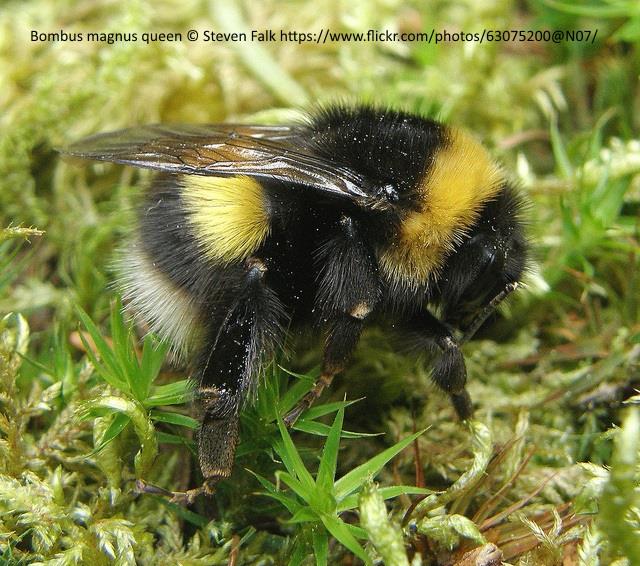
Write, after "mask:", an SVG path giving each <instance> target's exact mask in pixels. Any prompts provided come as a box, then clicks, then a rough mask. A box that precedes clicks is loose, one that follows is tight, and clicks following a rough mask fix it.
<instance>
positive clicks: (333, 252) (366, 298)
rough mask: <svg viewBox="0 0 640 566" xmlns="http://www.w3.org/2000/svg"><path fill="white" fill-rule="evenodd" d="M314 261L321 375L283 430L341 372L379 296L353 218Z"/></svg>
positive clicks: (366, 250) (345, 219)
mask: <svg viewBox="0 0 640 566" xmlns="http://www.w3.org/2000/svg"><path fill="white" fill-rule="evenodd" d="M316 259H317V263H318V265H319V267H320V279H319V283H318V292H317V295H316V310H317V311H318V313H319V317H320V321H321V322H322V323H324V324H325V326H327V327H328V333H327V338H326V342H325V346H324V354H323V360H322V370H321V374H320V377H319V378H318V380H317V381H316V383H315V384H314V386H313V388H312V389H311V391H309V393H307V395H305V397H303V399H302V400H301V401H300V403H298V405H297V406H296V407H295V408H294V409H293V410H292V411H291V412H290V413H289V414H287V415H286V416H285V419H284V420H285V423H286V425H287V426H292V425H293V424H294V423H295V422H296V420H297V419H298V417H300V415H301V414H302V413H303V412H304V411H305V410H307V409H308V408H309V407H311V405H312V404H313V403H314V402H315V400H316V399H317V398H318V397H320V395H321V394H322V392H323V391H324V389H325V388H327V387H329V386H330V385H331V382H332V381H333V378H334V377H335V375H336V374H337V373H339V372H340V371H342V370H343V369H344V367H345V366H346V364H347V362H348V361H349V358H350V357H351V354H352V353H353V351H354V350H355V348H356V345H357V344H358V340H359V339H360V334H361V333H362V328H363V326H364V320H365V319H366V318H367V316H368V315H369V313H370V312H371V311H372V310H373V309H374V308H375V306H376V304H377V303H378V302H379V300H380V295H381V285H380V280H379V278H378V268H377V265H376V262H375V258H374V255H373V253H372V251H371V250H370V249H369V248H368V246H367V245H366V244H365V242H364V240H363V238H362V237H361V235H360V234H359V232H358V226H357V222H356V221H355V220H354V219H353V218H351V217H349V216H346V215H344V216H343V217H342V218H341V219H340V220H339V222H338V223H337V226H336V234H335V235H334V237H333V238H331V239H330V240H328V241H327V242H326V243H325V244H324V245H323V246H322V247H321V248H320V249H319V250H318V254H317V258H316Z"/></svg>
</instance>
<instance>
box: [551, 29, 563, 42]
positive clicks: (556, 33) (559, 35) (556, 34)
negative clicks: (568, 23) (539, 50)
mask: <svg viewBox="0 0 640 566" xmlns="http://www.w3.org/2000/svg"><path fill="white" fill-rule="evenodd" d="M551 40H552V41H553V43H560V42H561V41H562V31H560V30H556V31H554V32H553V34H552V35H551Z"/></svg>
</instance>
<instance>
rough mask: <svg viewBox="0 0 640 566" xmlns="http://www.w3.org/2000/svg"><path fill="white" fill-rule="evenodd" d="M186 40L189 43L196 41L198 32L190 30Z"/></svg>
mask: <svg viewBox="0 0 640 566" xmlns="http://www.w3.org/2000/svg"><path fill="white" fill-rule="evenodd" d="M187 39H188V40H189V41H198V32H197V31H196V30H195V29H190V30H189V31H188V32H187Z"/></svg>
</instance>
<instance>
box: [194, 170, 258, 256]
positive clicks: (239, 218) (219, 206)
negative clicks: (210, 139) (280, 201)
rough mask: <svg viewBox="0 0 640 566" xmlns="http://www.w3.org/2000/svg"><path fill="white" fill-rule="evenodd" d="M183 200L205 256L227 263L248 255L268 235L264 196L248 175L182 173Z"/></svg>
mask: <svg viewBox="0 0 640 566" xmlns="http://www.w3.org/2000/svg"><path fill="white" fill-rule="evenodd" d="M182 183H183V191H182V200H183V202H184V205H185V207H186V210H187V212H188V217H189V219H190V223H191V225H192V227H193V230H194V233H195V237H196V239H197V241H198V243H199V244H200V246H201V248H202V250H203V252H204V253H205V255H206V256H208V257H209V258H210V259H212V260H213V261H215V262H217V263H222V264H229V263H232V262H234V261H239V260H243V259H246V258H247V257H249V256H250V255H251V254H252V253H253V252H254V251H255V250H256V249H258V248H259V247H260V245H261V244H262V243H263V242H264V240H265V238H266V237H267V236H268V235H269V229H270V218H269V212H268V206H267V202H268V201H267V196H266V195H265V191H264V188H263V187H262V185H261V184H260V183H259V182H258V181H256V180H255V179H252V178H251V177H244V176H238V177H209V176H199V175H189V176H185V177H183V180H182Z"/></svg>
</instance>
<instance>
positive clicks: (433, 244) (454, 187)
mask: <svg viewBox="0 0 640 566" xmlns="http://www.w3.org/2000/svg"><path fill="white" fill-rule="evenodd" d="M502 184H503V178H502V174H501V171H500V169H499V167H498V166H497V165H496V163H495V162H493V161H492V160H491V159H490V157H489V155H488V153H487V152H486V150H485V149H484V148H483V147H482V146H481V145H480V144H479V143H478V142H477V141H476V140H475V139H474V138H473V137H471V136H470V135H469V134H467V133H466V132H464V131H462V130H458V129H454V128H450V129H447V135H446V140H445V143H443V145H442V146H441V147H440V148H439V149H438V151H437V153H436V155H435V156H434V158H433V159H432V160H431V162H430V163H429V165H428V166H427V169H426V171H425V174H424V176H423V177H422V179H421V181H420V183H419V185H418V188H417V191H416V194H417V197H416V203H415V205H416V206H415V207H414V209H412V210H409V211H406V212H404V213H401V217H400V221H399V224H398V229H397V230H396V232H395V233H394V234H393V236H392V237H391V238H390V240H389V242H388V244H387V245H386V246H384V247H383V248H382V249H381V250H380V253H379V264H380V268H381V271H382V272H383V273H384V274H385V275H386V277H387V278H388V279H390V280H392V281H396V282H397V281H401V282H402V283H404V284H409V285H421V284H426V283H427V282H428V281H429V279H430V278H432V277H433V276H434V275H435V274H437V272H438V270H439V269H440V267H442V265H443V263H444V261H445V260H446V258H447V256H448V255H449V254H450V253H451V252H452V251H453V250H454V249H455V247H456V246H457V245H458V244H460V243H461V242H462V241H463V240H464V238H465V236H466V234H467V233H468V232H469V230H470V229H471V228H472V227H473V225H474V224H475V223H476V221H477V218H478V214H479V211H480V210H481V208H482V207H483V205H484V204H485V203H486V202H487V201H489V200H491V199H492V198H494V197H495V196H496V195H497V194H498V192H499V190H500V187H501V185H502Z"/></svg>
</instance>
